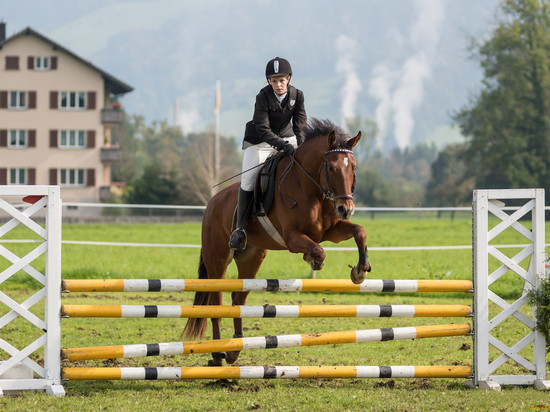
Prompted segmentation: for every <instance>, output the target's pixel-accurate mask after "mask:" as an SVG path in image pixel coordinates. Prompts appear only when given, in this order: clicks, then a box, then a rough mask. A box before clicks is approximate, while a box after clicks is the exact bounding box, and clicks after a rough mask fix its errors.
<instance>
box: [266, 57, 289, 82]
mask: <svg viewBox="0 0 550 412" xmlns="http://www.w3.org/2000/svg"><path fill="white" fill-rule="evenodd" d="M273 76H292V67H290V63H289V62H288V60H286V59H283V58H281V57H275V58H274V59H271V60H270V61H269V62H268V63H267V66H266V67H265V77H266V78H268V79H269V78H270V77H273Z"/></svg>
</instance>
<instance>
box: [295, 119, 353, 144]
mask: <svg viewBox="0 0 550 412" xmlns="http://www.w3.org/2000/svg"><path fill="white" fill-rule="evenodd" d="M331 132H334V134H335V135H336V142H335V143H334V146H333V148H335V149H336V148H343V147H346V142H347V141H348V140H349V139H351V136H350V134H349V133H347V132H346V131H345V130H344V129H342V128H341V127H340V126H337V125H335V124H334V123H332V122H331V121H330V120H328V119H317V118H313V119H311V120H310V121H309V123H308V125H307V129H306V131H305V136H304V141H306V142H307V141H308V140H311V139H313V138H315V137H317V136H328V135H329V134H330V133H331Z"/></svg>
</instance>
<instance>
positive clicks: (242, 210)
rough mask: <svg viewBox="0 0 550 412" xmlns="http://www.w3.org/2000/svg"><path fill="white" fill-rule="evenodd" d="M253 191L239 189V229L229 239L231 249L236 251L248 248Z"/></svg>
mask: <svg viewBox="0 0 550 412" xmlns="http://www.w3.org/2000/svg"><path fill="white" fill-rule="evenodd" d="M253 197H254V192H253V191H250V192H249V191H247V190H243V189H241V188H239V206H238V207H237V228H236V229H235V230H234V231H233V233H232V234H231V238H230V239H229V248H230V249H234V250H244V248H245V247H246V232H245V228H246V223H247V222H248V218H249V216H250V210H251V209H252V207H251V206H252V198H253Z"/></svg>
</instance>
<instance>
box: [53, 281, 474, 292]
mask: <svg viewBox="0 0 550 412" xmlns="http://www.w3.org/2000/svg"><path fill="white" fill-rule="evenodd" d="M62 290H63V291H64V292H183V291H186V292H472V290H473V284H472V282H471V281H470V280H401V279H398V280H389V279H380V280H379V279H367V280H365V281H363V283H360V284H354V283H353V282H352V281H351V280H345V279H67V280H64V281H63V282H62Z"/></svg>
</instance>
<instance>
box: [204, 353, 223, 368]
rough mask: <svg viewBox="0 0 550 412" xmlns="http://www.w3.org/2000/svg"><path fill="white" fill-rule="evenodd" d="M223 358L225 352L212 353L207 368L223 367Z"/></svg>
mask: <svg viewBox="0 0 550 412" xmlns="http://www.w3.org/2000/svg"><path fill="white" fill-rule="evenodd" d="M224 358H225V352H214V353H212V359H210V360H209V361H208V366H223V360H224Z"/></svg>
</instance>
